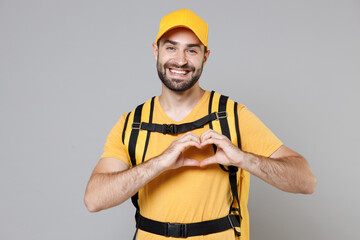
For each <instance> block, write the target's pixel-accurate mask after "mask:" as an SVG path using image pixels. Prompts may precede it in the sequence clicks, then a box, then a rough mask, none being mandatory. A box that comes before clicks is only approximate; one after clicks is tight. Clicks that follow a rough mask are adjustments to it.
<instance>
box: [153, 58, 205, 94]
mask: <svg viewBox="0 0 360 240" xmlns="http://www.w3.org/2000/svg"><path fill="white" fill-rule="evenodd" d="M203 66H204V62H203V63H202V64H201V67H200V68H198V69H196V68H195V67H194V66H192V65H189V64H188V63H187V64H185V65H182V66H179V65H177V64H175V63H169V62H167V63H165V64H164V65H163V64H161V63H160V62H159V60H157V62H156V68H157V72H158V75H159V78H160V80H161V82H162V83H163V84H164V85H165V86H166V87H167V88H168V89H170V90H172V91H175V92H183V91H186V90H188V89H190V88H192V87H193V86H194V85H195V83H197V81H198V80H199V78H200V76H201V73H202V69H203ZM168 68H176V69H181V70H186V71H191V72H192V74H191V78H190V80H184V79H176V78H172V79H169V77H168V76H167V75H166V69H168Z"/></svg>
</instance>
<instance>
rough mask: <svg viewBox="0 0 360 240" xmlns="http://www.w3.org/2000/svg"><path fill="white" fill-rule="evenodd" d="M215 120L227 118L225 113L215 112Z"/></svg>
mask: <svg viewBox="0 0 360 240" xmlns="http://www.w3.org/2000/svg"><path fill="white" fill-rule="evenodd" d="M215 116H216V120H220V119H222V118H227V112H226V111H223V112H215Z"/></svg>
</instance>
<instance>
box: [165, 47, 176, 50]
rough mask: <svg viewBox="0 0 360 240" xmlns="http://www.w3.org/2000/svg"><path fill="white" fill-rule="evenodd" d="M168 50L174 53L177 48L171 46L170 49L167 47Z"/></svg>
mask: <svg viewBox="0 0 360 240" xmlns="http://www.w3.org/2000/svg"><path fill="white" fill-rule="evenodd" d="M166 49H167V50H169V51H174V50H175V48H174V47H172V46H169V47H167V48H166Z"/></svg>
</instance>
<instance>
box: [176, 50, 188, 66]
mask: <svg viewBox="0 0 360 240" xmlns="http://www.w3.org/2000/svg"><path fill="white" fill-rule="evenodd" d="M176 62H177V64H179V65H180V66H183V65H185V64H187V58H186V54H185V52H184V51H178V52H177V55H176Z"/></svg>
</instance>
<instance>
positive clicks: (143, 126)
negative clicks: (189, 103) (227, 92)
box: [131, 111, 227, 134]
mask: <svg viewBox="0 0 360 240" xmlns="http://www.w3.org/2000/svg"><path fill="white" fill-rule="evenodd" d="M226 117H227V113H226V111H222V112H213V113H210V114H209V115H206V116H205V117H202V118H200V119H198V120H196V121H194V122H190V123H183V124H156V123H147V122H134V123H133V124H132V125H131V128H132V129H139V130H147V131H149V132H159V133H163V134H178V133H184V132H188V131H192V130H194V129H197V128H202V127H204V125H205V124H208V123H209V122H211V121H214V120H220V119H223V118H226Z"/></svg>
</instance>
